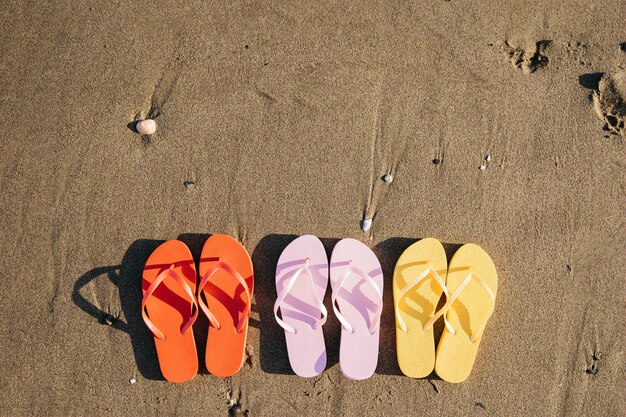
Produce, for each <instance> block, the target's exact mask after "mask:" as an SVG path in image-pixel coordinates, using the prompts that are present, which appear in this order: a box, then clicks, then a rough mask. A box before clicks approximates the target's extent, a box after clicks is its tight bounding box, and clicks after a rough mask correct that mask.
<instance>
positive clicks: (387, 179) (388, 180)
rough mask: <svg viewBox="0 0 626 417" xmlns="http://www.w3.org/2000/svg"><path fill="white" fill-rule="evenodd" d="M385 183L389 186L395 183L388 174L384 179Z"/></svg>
mask: <svg viewBox="0 0 626 417" xmlns="http://www.w3.org/2000/svg"><path fill="white" fill-rule="evenodd" d="M383 181H385V182H386V183H387V184H391V183H392V182H393V176H392V175H391V174H387V175H385V176H384V177H383Z"/></svg>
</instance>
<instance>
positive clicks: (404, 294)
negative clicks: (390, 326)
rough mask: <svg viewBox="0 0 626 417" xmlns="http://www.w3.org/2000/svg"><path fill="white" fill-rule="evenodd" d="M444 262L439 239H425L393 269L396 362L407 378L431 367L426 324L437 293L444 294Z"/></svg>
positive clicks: (429, 333)
mask: <svg viewBox="0 0 626 417" xmlns="http://www.w3.org/2000/svg"><path fill="white" fill-rule="evenodd" d="M447 264H448V261H447V259H446V252H445V250H444V249H443V245H442V244H441V242H439V241H438V240H437V239H432V238H427V239H422V240H420V241H418V242H415V243H414V244H412V245H411V246H409V247H408V248H407V249H406V250H405V251H404V252H403V253H402V255H400V258H399V259H398V262H397V263H396V267H395V269H394V271H393V300H394V308H395V315H396V350H397V352H398V365H400V370H401V371H402V373H403V374H405V375H406V376H408V377H411V378H423V377H425V376H428V375H429V374H430V373H431V372H432V371H433V368H434V367H435V339H434V335H433V329H432V323H430V325H428V326H427V324H429V321H430V319H431V317H432V315H433V314H434V313H435V310H436V309H437V304H438V303H439V299H440V298H441V294H443V293H445V294H446V295H447V290H446V286H445V279H446V273H447V270H448V266H447ZM433 323H434V321H433Z"/></svg>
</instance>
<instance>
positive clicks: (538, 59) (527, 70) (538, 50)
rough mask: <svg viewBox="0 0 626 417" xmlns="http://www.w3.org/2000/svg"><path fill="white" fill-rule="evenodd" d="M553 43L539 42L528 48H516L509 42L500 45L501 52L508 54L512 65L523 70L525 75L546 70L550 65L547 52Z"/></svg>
mask: <svg viewBox="0 0 626 417" xmlns="http://www.w3.org/2000/svg"><path fill="white" fill-rule="evenodd" d="M551 43H552V41H547V40H546V41H538V42H535V43H534V44H531V45H528V46H527V47H516V46H514V45H512V44H511V43H510V42H509V41H504V43H502V44H500V45H499V46H500V52H503V53H506V54H507V55H508V57H509V60H510V61H511V64H513V66H514V67H515V68H517V69H521V70H522V71H523V72H524V74H532V73H533V72H535V71H537V70H538V69H540V68H545V67H547V66H548V64H549V63H550V58H548V55H547V54H546V50H547V49H548V47H549V46H550V44H551Z"/></svg>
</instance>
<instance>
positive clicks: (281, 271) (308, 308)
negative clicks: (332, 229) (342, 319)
mask: <svg viewBox="0 0 626 417" xmlns="http://www.w3.org/2000/svg"><path fill="white" fill-rule="evenodd" d="M327 287H328V258H327V256H326V251H325V250H324V245H322V242H320V240H319V239H318V238H317V237H315V236H312V235H306V236H300V237H299V238H297V239H296V240H294V241H293V242H291V243H290V244H289V245H288V246H287V247H286V248H285V250H283V253H282V254H281V255H280V258H279V259H278V265H276V293H277V294H278V297H277V298H276V303H275V304H274V316H275V317H276V321H277V322H278V324H279V325H280V326H281V327H282V328H283V329H284V330H285V341H286V342H287V353H288V354H289V363H290V364H291V369H293V371H294V372H295V373H296V375H299V376H302V377H312V376H315V375H319V374H320V373H321V372H322V371H323V370H324V369H325V368H326V344H325V343H324V333H323V332H322V325H323V324H324V323H325V322H326V317H327V315H328V312H327V310H326V307H324V303H323V300H324V293H325V292H326V288H327ZM279 309H280V313H281V315H282V318H280V317H279V316H278V310H279ZM320 315H321V316H322V317H321V318H320Z"/></svg>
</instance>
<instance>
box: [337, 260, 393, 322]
mask: <svg viewBox="0 0 626 417" xmlns="http://www.w3.org/2000/svg"><path fill="white" fill-rule="evenodd" d="M352 274H354V275H356V276H358V277H359V278H361V279H363V280H364V281H365V282H367V283H368V284H370V286H371V287H372V288H374V290H375V291H376V294H377V295H378V298H379V299H380V302H379V303H378V307H376V311H375V312H374V317H375V318H374V320H372V322H371V323H370V326H369V328H368V331H369V333H370V334H374V332H375V331H376V328H377V327H378V325H379V324H380V313H381V311H382V308H383V292H382V290H381V289H380V287H379V286H378V284H377V283H376V281H374V280H373V279H372V277H370V276H369V275H367V274H366V273H365V272H363V271H362V270H361V269H360V268H358V267H356V266H354V265H352V261H350V266H349V268H348V271H346V274H345V275H344V276H343V277H342V278H341V279H340V280H339V285H337V288H335V290H334V291H333V294H332V301H333V311H334V312H335V315H336V316H337V319H339V322H340V323H341V326H342V327H343V328H344V329H346V330H347V331H348V332H350V333H354V328H353V327H352V325H351V324H350V323H349V322H348V320H347V319H346V317H345V316H344V315H343V314H341V312H340V311H339V308H338V306H337V297H338V295H339V291H340V290H341V289H342V288H343V284H344V283H345V282H346V281H347V279H348V277H349V276H350V275H352Z"/></svg>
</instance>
